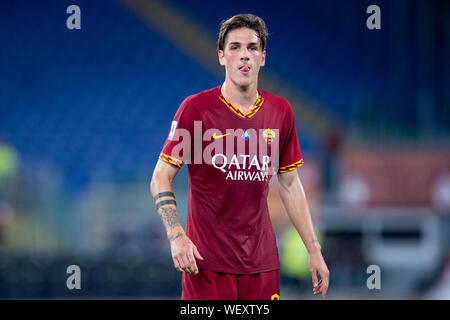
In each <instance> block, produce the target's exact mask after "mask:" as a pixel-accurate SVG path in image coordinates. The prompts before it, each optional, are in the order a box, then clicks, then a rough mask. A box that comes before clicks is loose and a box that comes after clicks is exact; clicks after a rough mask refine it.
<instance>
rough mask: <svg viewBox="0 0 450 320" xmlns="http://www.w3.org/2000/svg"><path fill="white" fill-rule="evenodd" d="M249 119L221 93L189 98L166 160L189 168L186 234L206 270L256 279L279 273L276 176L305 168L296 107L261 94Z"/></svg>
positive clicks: (174, 129)
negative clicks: (273, 198) (271, 195)
mask: <svg viewBox="0 0 450 320" xmlns="http://www.w3.org/2000/svg"><path fill="white" fill-rule="evenodd" d="M258 93H259V96H258V99H257V101H256V102H255V104H254V105H253V107H252V108H251V109H250V111H249V112H247V113H245V114H244V113H243V112H241V111H240V110H239V109H238V108H236V107H235V106H233V105H232V104H231V103H229V102H228V101H227V100H226V99H225V97H223V95H222V94H221V90H220V86H219V87H216V88H213V89H210V90H206V91H203V92H201V93H198V94H195V95H192V96H189V97H188V98H186V99H185V100H184V101H183V103H182V104H181V106H180V107H179V109H178V111H177V112H176V114H175V117H174V119H173V122H172V124H171V127H170V131H169V135H168V137H167V139H166V141H165V143H164V146H163V149H162V152H161V154H160V157H159V158H160V159H161V160H163V161H165V162H167V163H170V164H172V165H175V166H177V167H182V166H183V164H185V163H186V164H187V166H188V174H189V186H188V206H187V210H188V212H187V220H186V234H187V236H188V237H189V238H190V239H191V240H192V241H193V243H194V244H195V245H196V246H197V248H198V251H199V252H200V254H201V255H202V257H203V258H204V260H197V265H198V267H199V268H204V269H209V270H213V271H217V272H225V273H235V274H251V273H260V272H266V271H271V270H277V269H279V268H280V264H279V259H278V251H277V244H276V239H275V233H274V231H273V227H272V224H271V220H270V216H269V210H268V205H267V196H268V192H269V181H270V179H271V177H272V176H273V175H274V174H275V173H277V172H278V173H284V172H288V171H291V170H294V169H296V168H298V167H300V166H301V165H302V164H303V158H302V155H301V152H300V146H299V141H298V137H297V130H296V126H295V120H294V115H293V112H292V108H291V106H290V104H289V102H288V101H287V100H285V99H283V98H281V97H278V96H276V95H273V94H271V93H269V92H266V91H263V90H259V89H258Z"/></svg>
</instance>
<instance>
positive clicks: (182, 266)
mask: <svg viewBox="0 0 450 320" xmlns="http://www.w3.org/2000/svg"><path fill="white" fill-rule="evenodd" d="M179 170H180V168H178V167H176V166H174V165H171V164H169V163H166V162H164V161H162V160H158V162H157V164H156V167H155V170H154V171H153V176H152V181H151V183H150V191H151V193H152V196H153V199H154V200H155V206H156V208H157V211H158V214H159V216H160V218H161V221H162V223H163V225H164V227H165V229H166V233H167V238H168V239H169V241H170V251H171V253H172V260H173V263H174V266H175V268H176V269H177V270H178V271H180V272H186V273H190V274H197V273H198V268H197V263H196V262H195V258H198V259H201V260H203V258H202V257H201V255H200V253H199V252H198V250H197V247H196V246H195V245H194V243H193V242H192V241H191V239H189V238H188V237H187V235H186V233H185V232H184V229H183V227H182V226H181V223H180V220H179V218H178V212H177V205H176V202H175V195H174V193H173V188H172V182H173V180H174V178H175V176H176V175H177V173H178V171H179Z"/></svg>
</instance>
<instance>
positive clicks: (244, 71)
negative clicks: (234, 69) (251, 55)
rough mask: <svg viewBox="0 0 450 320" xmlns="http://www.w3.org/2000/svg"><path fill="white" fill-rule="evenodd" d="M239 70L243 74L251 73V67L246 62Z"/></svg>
mask: <svg viewBox="0 0 450 320" xmlns="http://www.w3.org/2000/svg"><path fill="white" fill-rule="evenodd" d="M239 71H240V72H241V73H242V74H245V75H247V74H249V73H250V67H249V66H248V65H246V64H245V65H243V66H240V67H239Z"/></svg>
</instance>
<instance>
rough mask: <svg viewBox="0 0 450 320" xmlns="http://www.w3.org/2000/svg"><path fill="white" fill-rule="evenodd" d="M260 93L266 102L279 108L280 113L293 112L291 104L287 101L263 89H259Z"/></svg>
mask: <svg viewBox="0 0 450 320" xmlns="http://www.w3.org/2000/svg"><path fill="white" fill-rule="evenodd" d="M258 91H259V92H260V93H261V95H262V97H263V98H264V100H265V101H266V102H268V103H269V104H270V105H272V106H273V107H275V108H277V109H278V111H284V112H292V107H291V104H290V103H289V101H288V100H287V99H285V98H283V97H281V96H278V95H276V94H273V93H271V92H269V91H265V90H262V89H258Z"/></svg>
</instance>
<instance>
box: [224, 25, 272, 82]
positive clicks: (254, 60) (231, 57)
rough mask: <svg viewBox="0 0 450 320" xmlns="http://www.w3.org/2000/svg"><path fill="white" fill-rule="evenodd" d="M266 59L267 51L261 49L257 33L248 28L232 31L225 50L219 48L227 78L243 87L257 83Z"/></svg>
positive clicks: (228, 36)
mask: <svg viewBox="0 0 450 320" xmlns="http://www.w3.org/2000/svg"><path fill="white" fill-rule="evenodd" d="M265 59H266V51H263V50H261V42H260V41H259V38H258V35H257V33H256V32H255V31H254V30H252V29H248V28H240V29H235V30H232V31H230V32H229V33H228V34H227V37H226V39H225V45H224V50H223V51H222V50H219V62H220V65H222V66H225V71H226V78H227V79H229V80H231V81H232V82H233V83H235V84H236V85H238V86H241V87H248V86H250V85H251V84H253V83H257V80H258V73H259V69H260V67H262V66H264V63H265Z"/></svg>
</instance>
